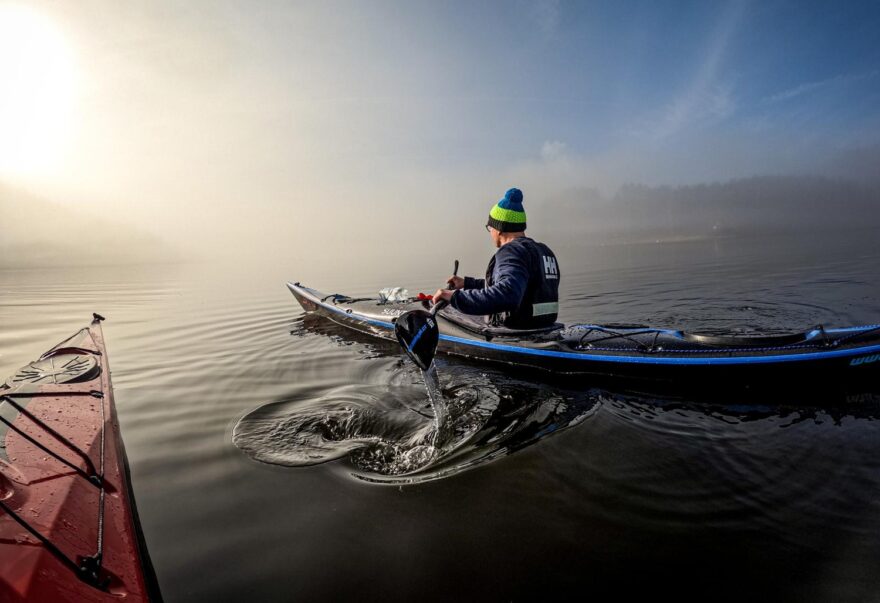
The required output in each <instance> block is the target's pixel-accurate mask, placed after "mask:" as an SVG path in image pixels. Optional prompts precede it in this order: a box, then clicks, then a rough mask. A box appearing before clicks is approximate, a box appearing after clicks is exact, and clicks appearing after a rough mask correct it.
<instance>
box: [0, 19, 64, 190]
mask: <svg viewBox="0 0 880 603" xmlns="http://www.w3.org/2000/svg"><path fill="white" fill-rule="evenodd" d="M74 76H75V69H74V61H73V56H72V53H71V51H70V48H69V47H68V45H67V43H66V41H65V39H64V37H63V36H62V34H61V32H60V31H59V30H58V29H57V28H56V27H55V26H54V25H53V24H52V23H51V22H50V21H49V20H48V19H46V18H45V17H43V16H42V15H40V14H39V13H36V12H34V11H32V10H29V9H28V8H26V7H24V6H16V5H0V177H9V178H15V177H20V176H26V175H33V174H35V173H45V172H46V171H48V170H49V169H50V168H51V167H53V165H55V163H56V162H57V161H58V160H59V158H60V157H61V156H62V154H63V151H64V146H65V142H66V140H67V139H68V134H69V131H70V119H71V113H72V109H73V100H74V83H75V82H74V79H75V78H74Z"/></svg>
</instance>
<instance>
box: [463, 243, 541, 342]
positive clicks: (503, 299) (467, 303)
mask: <svg viewBox="0 0 880 603" xmlns="http://www.w3.org/2000/svg"><path fill="white" fill-rule="evenodd" d="M536 248H539V249H542V250H545V252H546V253H548V254H549V255H550V256H551V257H552V252H551V251H550V250H549V249H548V248H547V247H546V246H543V245H541V244H539V243H535V242H534V241H532V239H530V238H528V237H520V238H517V239H514V240H513V241H510V242H509V243H507V244H505V245H502V246H501V247H500V248H499V249H498V251H497V252H496V253H495V257H494V259H493V262H492V263H490V268H491V274H487V278H488V279H489V285H488V286H486V279H481V278H473V277H470V276H467V277H465V279H464V288H463V289H459V290H457V291H456V292H455V293H453V295H452V300H451V301H450V304H451V305H452V307H453V308H455V309H456V310H458V311H459V312H463V313H465V314H473V315H484V316H485V315H499V314H503V313H518V314H521V313H522V312H521V311H520V312H517V311H518V310H521V306H524V307H525V306H528V308H529V313H528V314H529V315H530V313H531V310H530V309H531V305H532V303H533V302H534V301H536V300H535V299H531V298H532V297H535V296H536V295H538V296H540V295H541V294H542V292H541V291H538V290H537V289H538V288H541V285H542V284H543V283H545V280H544V278H545V274H544V270H543V269H542V267H543V265H542V264H540V263H538V262H536V260H535V257H534V251H535V249H536ZM553 260H554V261H553V269H554V271H556V269H557V266H556V262H555V258H553ZM493 264H494V265H493ZM551 277H552V278H553V279H554V280H553V281H552V282H551V283H550V284H551V287H550V288H551V292H550V293H549V294H548V293H547V292H546V289H547V287H543V288H542V289H543V291H544V293H543V295H544V297H542V298H541V299H540V300H537V301H556V300H558V296H557V295H558V294H557V293H556V290H557V289H558V272H556V274H555V275H551ZM530 283H532V286H531V287H530V286H529V285H530ZM536 285H537V288H536ZM527 291H528V292H529V297H530V299H524V298H525V297H526V293H527ZM548 295H549V297H548ZM545 298H546V299H545ZM546 318H547V319H551V320H550V322H552V320H555V318H556V315H555V312H554V313H553V315H552V317H551V316H547V317H546ZM526 320H527V322H536V323H543V322H547V320H546V319H540V318H536V319H535V321H531V320H529V319H526ZM517 326H520V328H522V327H526V326H532V325H525V324H524V325H517ZM535 326H537V324H536V325H535Z"/></svg>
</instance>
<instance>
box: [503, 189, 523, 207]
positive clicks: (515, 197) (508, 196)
mask: <svg viewBox="0 0 880 603" xmlns="http://www.w3.org/2000/svg"><path fill="white" fill-rule="evenodd" d="M504 199H505V200H507V201H509V202H510V203H515V204H516V205H522V202H523V194H522V191H521V190H519V189H518V188H512V189H509V190H508V191H507V192H506V193H504Z"/></svg>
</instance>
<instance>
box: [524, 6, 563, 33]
mask: <svg viewBox="0 0 880 603" xmlns="http://www.w3.org/2000/svg"><path fill="white" fill-rule="evenodd" d="M531 12H532V15H533V16H534V18H535V21H536V22H537V23H538V28H539V29H540V30H541V32H542V33H544V34H545V35H551V34H554V33H556V30H557V29H558V27H559V23H560V21H561V18H562V8H561V7H560V6H559V0H538V1H537V2H534V3H533V4H532V5H531Z"/></svg>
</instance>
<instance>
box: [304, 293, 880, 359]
mask: <svg viewBox="0 0 880 603" xmlns="http://www.w3.org/2000/svg"><path fill="white" fill-rule="evenodd" d="M313 302H314V303H316V304H318V305H320V306H321V307H323V308H326V309H327V310H331V311H333V312H337V313H339V314H343V315H345V316H347V317H348V318H354V319H355V320H358V321H360V322H365V323H367V324H370V325H373V326H376V327H382V328H384V329H394V325H393V324H392V323H390V322H384V321H381V320H373V319H371V318H366V317H364V316H362V315H357V314H349V313H348V312H346V311H345V310H340V309H339V308H334V307H333V306H328V305H327V304H325V303H324V302H322V301H320V300H318V299H313ZM579 326H580V325H579ZM870 328H871V327H847V328H840V329H825V332H826V333H838V332H850V331H863V330H867V329H870ZM440 340H441V341H451V342H454V343H460V344H464V345H469V346H473V347H477V348H486V349H490V350H502V351H505V352H512V353H514V354H523V355H526V356H547V357H550V358H565V359H567V360H591V361H597V362H623V363H629V364H670V365H702V364H769V363H773V362H803V361H808V360H824V359H827V358H845V357H847V356H859V355H861V354H870V353H872V352H880V345H872V346H868V347H864V348H852V349H849V350H828V351H826V352H808V353H804V354H800V353H797V354H778V355H775V356H732V357H720V358H668V357H656V356H654V357H651V356H611V355H605V354H602V355H599V354H584V353H581V352H558V351H556V350H538V349H535V348H525V347H522V346H515V345H504V344H500V343H491V342H489V341H479V340H476V339H465V338H463V337H455V336H454V335H443V334H441V335H440Z"/></svg>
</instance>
